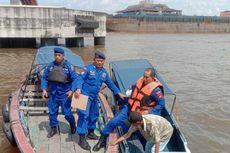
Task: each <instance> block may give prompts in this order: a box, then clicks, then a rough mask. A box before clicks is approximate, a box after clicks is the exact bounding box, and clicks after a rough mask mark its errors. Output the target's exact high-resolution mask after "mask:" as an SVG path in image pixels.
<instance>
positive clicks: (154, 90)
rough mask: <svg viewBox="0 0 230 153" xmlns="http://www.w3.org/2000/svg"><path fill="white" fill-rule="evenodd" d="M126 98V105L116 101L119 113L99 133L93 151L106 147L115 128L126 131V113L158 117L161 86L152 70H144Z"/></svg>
mask: <svg viewBox="0 0 230 153" xmlns="http://www.w3.org/2000/svg"><path fill="white" fill-rule="evenodd" d="M130 94H131V96H130ZM127 96H130V98H129V99H128V100H127V102H126V103H125V102H124V101H123V102H122V101H121V102H120V101H119V100H118V102H119V103H118V105H120V107H119V108H120V111H119V112H117V113H116V114H115V116H114V118H112V119H111V120H110V121H109V122H108V123H107V124H106V125H105V127H104V129H103V130H102V131H101V137H100V139H99V141H98V143H97V144H96V145H95V146H94V147H93V150H94V151H99V150H100V149H101V148H103V147H105V146H106V138H107V137H108V135H109V134H110V133H111V132H112V131H113V130H114V129H115V128H116V127H118V126H122V127H123V129H124V128H125V129H127V127H126V125H125V121H126V120H127V119H128V112H130V111H133V112H139V113H141V114H154V115H160V114H161V110H162V108H163V107H164V106H165V99H164V89H163V86H162V84H161V83H160V81H159V80H158V79H157V78H156V74H155V71H154V69H152V68H147V69H145V71H144V74H143V76H142V77H141V78H140V79H138V80H137V82H136V84H135V85H134V86H132V92H131V93H129V95H127Z"/></svg>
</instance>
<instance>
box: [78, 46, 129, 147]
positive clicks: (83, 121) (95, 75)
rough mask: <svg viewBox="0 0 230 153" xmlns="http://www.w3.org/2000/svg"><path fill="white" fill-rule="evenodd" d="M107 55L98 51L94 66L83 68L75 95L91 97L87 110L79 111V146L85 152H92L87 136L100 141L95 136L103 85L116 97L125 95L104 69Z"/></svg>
mask: <svg viewBox="0 0 230 153" xmlns="http://www.w3.org/2000/svg"><path fill="white" fill-rule="evenodd" d="M104 62H105V55H104V54H103V53H102V52H100V51H97V52H96V53H95V57H94V62H93V64H89V65H87V66H85V67H84V68H83V72H82V74H81V77H80V79H79V81H78V83H77V90H76V92H75V95H76V96H77V97H78V96H79V95H80V94H84V95H87V96H89V99H88V104H87V107H86V110H84V111H83V110H78V117H79V118H78V123H77V132H78V134H79V136H80V140H79V142H78V144H79V145H80V146H81V147H82V148H83V149H85V150H91V147H90V145H89V144H88V142H87V141H86V137H85V136H86V134H87V137H88V138H89V139H98V137H97V136H96V135H95V134H94V129H95V128H96V122H97V119H98V116H99V106H98V103H99V101H98V93H99V91H100V88H101V85H102V83H105V84H106V85H107V86H108V87H109V89H111V90H112V91H113V93H114V94H115V95H118V96H119V97H120V98H122V99H124V97H125V95H123V94H122V93H121V92H120V91H119V89H118V88H117V87H116V85H115V84H114V83H113V81H112V80H111V79H110V77H109V74H108V72H107V71H106V69H105V68H104V67H103V65H104Z"/></svg>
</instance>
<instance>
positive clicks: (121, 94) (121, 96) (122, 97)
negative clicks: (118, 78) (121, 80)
mask: <svg viewBox="0 0 230 153" xmlns="http://www.w3.org/2000/svg"><path fill="white" fill-rule="evenodd" d="M118 95H119V96H120V98H121V99H122V100H124V99H125V97H126V95H124V94H123V93H121V92H119V93H118Z"/></svg>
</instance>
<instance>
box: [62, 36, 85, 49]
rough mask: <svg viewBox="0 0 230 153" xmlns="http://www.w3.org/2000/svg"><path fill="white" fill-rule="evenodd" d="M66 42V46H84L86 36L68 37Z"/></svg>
mask: <svg viewBox="0 0 230 153" xmlns="http://www.w3.org/2000/svg"><path fill="white" fill-rule="evenodd" d="M65 44H66V47H84V38H83V37H79V38H66V39H65Z"/></svg>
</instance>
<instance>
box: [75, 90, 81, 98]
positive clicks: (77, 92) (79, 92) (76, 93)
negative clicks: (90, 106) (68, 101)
mask: <svg viewBox="0 0 230 153" xmlns="http://www.w3.org/2000/svg"><path fill="white" fill-rule="evenodd" d="M80 94H81V89H77V90H76V91H75V96H76V97H77V98H78V97H79V96H80Z"/></svg>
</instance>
